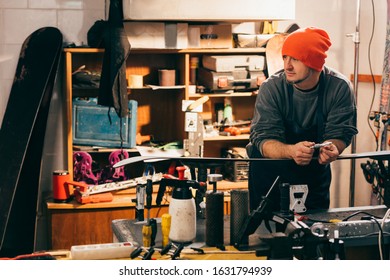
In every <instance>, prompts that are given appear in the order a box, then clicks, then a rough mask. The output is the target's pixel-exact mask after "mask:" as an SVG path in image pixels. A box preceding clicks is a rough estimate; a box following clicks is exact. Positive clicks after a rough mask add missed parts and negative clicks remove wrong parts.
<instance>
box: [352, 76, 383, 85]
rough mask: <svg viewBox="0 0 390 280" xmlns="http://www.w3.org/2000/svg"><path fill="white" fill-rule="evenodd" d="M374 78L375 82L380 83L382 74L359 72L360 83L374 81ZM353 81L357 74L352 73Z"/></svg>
mask: <svg viewBox="0 0 390 280" xmlns="http://www.w3.org/2000/svg"><path fill="white" fill-rule="evenodd" d="M373 78H374V81H375V83H377V84H380V83H381V82H382V75H373V76H371V75H368V74H358V82H359V83H372V80H373ZM350 79H351V81H353V80H354V79H355V75H354V74H351V77H350Z"/></svg>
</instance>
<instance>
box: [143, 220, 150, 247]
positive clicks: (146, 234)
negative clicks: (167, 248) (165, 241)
mask: <svg viewBox="0 0 390 280" xmlns="http://www.w3.org/2000/svg"><path fill="white" fill-rule="evenodd" d="M151 237H152V227H151V226H150V225H145V226H143V227H142V241H143V244H144V247H150V246H151V244H152V242H151V241H152V238H151Z"/></svg>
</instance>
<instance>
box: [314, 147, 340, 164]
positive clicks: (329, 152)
mask: <svg viewBox="0 0 390 280" xmlns="http://www.w3.org/2000/svg"><path fill="white" fill-rule="evenodd" d="M339 155H340V153H339V150H338V149H337V147H336V145H334V144H330V145H328V146H325V147H321V148H320V151H319V154H318V162H319V163H320V164H328V163H331V162H332V161H335V160H336V159H337V157H338V156H339Z"/></svg>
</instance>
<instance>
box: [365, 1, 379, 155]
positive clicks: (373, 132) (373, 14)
mask: <svg viewBox="0 0 390 280" xmlns="http://www.w3.org/2000/svg"><path fill="white" fill-rule="evenodd" d="M371 7H372V29H371V37H370V40H369V44H368V64H369V68H370V73H371V79H372V84H373V95H372V99H371V105H370V109H369V110H368V115H367V123H368V127H369V128H370V130H371V132H372V134H373V135H374V138H375V143H376V149H375V150H376V151H378V148H379V137H377V136H376V134H375V131H374V129H373V128H372V126H371V123H370V112H371V110H372V107H373V104H374V100H375V95H376V84H375V77H374V74H373V71H372V66H371V44H372V39H373V36H374V30H375V6H374V0H371Z"/></svg>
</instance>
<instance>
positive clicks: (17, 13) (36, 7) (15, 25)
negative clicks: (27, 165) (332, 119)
mask: <svg viewBox="0 0 390 280" xmlns="http://www.w3.org/2000/svg"><path fill="white" fill-rule="evenodd" d="M357 2H358V1H357V0H296V20H294V21H293V22H295V23H298V24H299V25H300V26H301V27H305V26H317V27H321V28H324V29H326V30H327V31H328V32H329V35H330V37H331V39H332V42H333V45H332V47H331V49H330V51H329V57H328V59H327V64H328V65H329V66H331V67H334V68H336V69H338V70H340V71H341V72H342V73H344V74H345V75H346V76H348V77H349V76H350V74H352V73H353V71H354V52H355V44H354V42H353V41H352V39H351V38H349V37H346V34H348V33H354V32H355V30H356V14H357V11H356V9H357ZM372 2H373V3H374V5H375V11H374V13H375V30H374V34H373V40H372V45H371V65H372V69H373V73H374V74H376V75H381V74H382V67H383V57H384V45H385V34H386V9H387V3H386V0H372V1H369V0H362V1H361V11H360V21H361V23H360V44H359V49H360V51H359V56H360V59H359V73H361V74H370V68H369V60H368V44H369V40H370V36H371V29H372V22H373V15H372V6H371V3H372ZM270 3H272V1H271V0H270ZM104 14H105V5H104V0H0V123H1V121H2V118H3V114H4V112H5V108H6V105H7V100H8V95H9V91H10V89H11V85H12V79H13V75H14V73H15V67H16V63H17V59H18V56H19V50H20V46H21V44H22V43H23V41H24V39H25V38H26V37H27V36H28V35H29V34H30V33H31V32H33V31H34V30H36V29H38V28H39V27H43V26H48V25H50V26H56V27H58V28H59V29H60V30H61V31H62V33H63V35H64V41H65V42H75V43H76V44H78V45H80V44H82V43H83V42H84V43H85V42H86V34H87V31H88V29H89V28H90V27H91V26H92V24H93V23H94V22H95V21H96V20H99V19H103V18H104ZM290 23H291V22H281V23H280V24H279V29H280V31H282V30H284V29H283V28H285V27H286V26H287V25H288V24H290ZM59 74H60V75H61V73H59ZM61 89H62V88H61V83H60V82H59V83H58V86H57V88H56V90H55V92H54V95H53V100H52V107H51V110H50V115H49V124H48V133H47V139H46V143H45V151H44V163H43V173H42V177H43V178H42V179H43V182H42V190H50V188H51V173H52V171H53V170H55V169H62V168H64V167H65V166H64V160H63V154H64V148H63V145H64V144H63V135H62V133H61V131H62V125H61V124H62V122H63V117H62V116H63V114H62V111H61V104H60V100H61V95H62V94H63V93H62V90H61ZM379 94H380V85H378V84H377V85H376V91H375V102H374V105H373V109H374V110H377V109H378V108H379V105H378V99H379ZM373 96H374V91H373V86H372V85H371V84H363V83H360V84H359V86H358V129H359V135H358V137H357V152H365V151H373V150H375V142H374V138H373V136H372V134H371V132H370V129H369V127H368V125H367V115H368V113H369V110H370V104H371V100H372V98H373ZM349 152H350V151H349V150H346V151H345V153H349ZM360 162H361V161H357V163H356V187H355V206H359V205H369V204H370V186H369V185H368V184H367V183H366V182H365V179H364V177H363V175H362V172H361V169H360ZM333 174H334V177H333V182H332V189H331V192H332V201H331V206H332V207H346V206H348V205H349V174H350V163H349V162H348V161H343V162H341V161H340V162H337V163H335V164H334V165H333ZM41 234H42V238H40V240H38V249H39V248H45V244H44V234H45V232H44V231H42V232H41Z"/></svg>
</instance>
